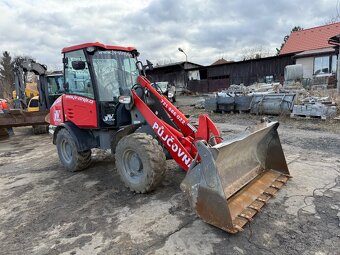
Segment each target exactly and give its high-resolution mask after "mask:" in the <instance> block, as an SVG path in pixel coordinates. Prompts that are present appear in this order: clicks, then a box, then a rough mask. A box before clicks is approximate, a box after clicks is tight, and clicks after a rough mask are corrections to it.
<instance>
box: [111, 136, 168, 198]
mask: <svg viewBox="0 0 340 255" xmlns="http://www.w3.org/2000/svg"><path fill="white" fill-rule="evenodd" d="M115 158H116V167H117V170H118V173H119V175H120V178H121V180H122V181H123V182H124V184H125V186H126V187H128V188H129V189H130V190H131V191H134V192H136V193H147V192H150V191H152V190H154V189H156V188H157V187H158V186H159V185H160V183H161V182H162V180H163V178H164V173H165V168H166V161H165V160H166V159H165V155H164V152H163V148H162V147H161V146H160V145H159V144H158V142H157V140H156V139H154V138H153V137H152V136H151V135H147V134H145V133H133V134H130V135H127V136H125V137H123V138H122V139H121V140H120V141H119V142H118V144H117V147H116V154H115Z"/></svg>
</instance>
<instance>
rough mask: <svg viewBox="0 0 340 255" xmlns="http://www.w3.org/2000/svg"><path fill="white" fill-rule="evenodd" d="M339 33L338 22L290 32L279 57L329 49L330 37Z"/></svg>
mask: <svg viewBox="0 0 340 255" xmlns="http://www.w3.org/2000/svg"><path fill="white" fill-rule="evenodd" d="M339 33H340V22H337V23H334V24H330V25H324V26H320V27H314V28H309V29H304V30H302V31H296V32H292V33H291V34H290V36H289V38H288V41H287V42H286V43H285V45H284V46H283V48H282V50H281V51H280V55H285V54H291V53H298V52H302V51H307V50H315V49H322V48H328V47H331V46H332V45H330V44H329V43H328V40H329V38H330V37H332V36H335V35H337V34H339Z"/></svg>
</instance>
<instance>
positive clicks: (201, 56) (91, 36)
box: [0, 0, 339, 69]
mask: <svg viewBox="0 0 340 255" xmlns="http://www.w3.org/2000/svg"><path fill="white" fill-rule="evenodd" d="M338 3H339V0H317V1H316V0H299V1H296V0H271V1H270V0H266V1H265V0H242V1H241V0H229V1H228V0H220V1H216V0H210V1H208V0H173V1H172V0H96V1H94V0H91V1H87V0H79V1H77V0H0V13H1V14H0V52H3V51H9V52H10V53H11V55H12V56H19V55H25V56H31V57H32V58H33V59H35V60H36V61H38V62H40V63H42V64H46V65H47V66H48V68H49V69H58V68H59V67H60V68H61V66H62V65H61V59H62V55H61V49H62V48H63V47H67V46H71V45H75V44H80V43H85V42H101V43H104V44H107V45H120V46H134V47H136V48H137V49H138V51H139V52H140V53H141V59H142V60H145V59H149V60H150V61H151V62H153V63H154V64H157V63H158V64H164V63H169V62H179V61H184V60H185V55H184V54H183V53H182V52H179V51H178V48H179V47H180V48H182V49H183V50H184V51H185V53H186V54H187V56H188V61H191V62H194V63H198V64H201V65H209V64H211V63H213V62H214V61H216V60H217V59H219V58H221V57H223V58H224V59H227V60H234V61H237V60H240V59H242V57H243V56H244V54H246V53H247V52H248V51H251V49H254V48H262V50H263V52H266V53H271V54H275V53H276V50H275V49H276V48H279V47H280V45H281V43H282V41H283V37H284V36H285V35H287V34H289V33H290V30H291V29H292V28H293V27H294V26H301V27H303V28H310V27H315V26H319V25H324V24H325V23H326V22H327V21H329V20H330V19H331V18H332V17H336V15H337V4H338Z"/></svg>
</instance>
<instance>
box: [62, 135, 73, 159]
mask: <svg viewBox="0 0 340 255" xmlns="http://www.w3.org/2000/svg"><path fill="white" fill-rule="evenodd" d="M61 154H62V156H63V158H64V160H65V161H66V162H67V163H70V162H71V161H72V145H71V144H70V143H69V142H68V141H67V140H65V139H63V140H62V142H61Z"/></svg>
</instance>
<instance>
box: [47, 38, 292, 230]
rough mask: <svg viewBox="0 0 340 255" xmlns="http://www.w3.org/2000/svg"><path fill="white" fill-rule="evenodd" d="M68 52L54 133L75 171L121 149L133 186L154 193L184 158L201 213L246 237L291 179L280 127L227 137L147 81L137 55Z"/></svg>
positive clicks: (186, 187)
mask: <svg viewBox="0 0 340 255" xmlns="http://www.w3.org/2000/svg"><path fill="white" fill-rule="evenodd" d="M62 54H63V63H64V81H65V83H64V89H65V94H63V95H62V96H60V97H59V98H58V99H57V100H56V101H55V102H54V104H53V105H52V107H51V109H50V124H51V126H50V127H51V130H52V133H53V143H54V144H55V145H56V147H57V151H58V155H59V159H60V161H61V163H62V165H63V166H64V167H65V168H66V169H67V170H69V171H72V172H73V171H79V170H82V169H85V168H86V167H87V166H88V165H89V163H90V161H91V149H92V148H101V149H111V151H112V152H113V153H114V154H115V164H116V168H117V171H118V173H119V175H120V178H121V180H122V181H123V182H124V184H125V185H126V186H127V187H128V188H129V189H130V190H131V191H133V192H136V193H147V192H150V191H152V190H154V189H156V188H157V187H158V186H159V185H160V184H161V182H162V180H163V177H164V173H165V166H166V164H165V163H166V159H174V160H175V161H176V162H177V163H178V165H179V166H180V167H181V168H182V169H183V170H184V171H186V172H187V174H186V177H185V178H184V180H183V181H182V183H181V189H182V190H183V191H184V192H185V193H186V194H187V196H188V198H189V201H190V204H191V206H192V208H193V210H194V211H195V212H196V213H197V215H198V216H199V217H200V218H202V219H203V220H204V221H205V222H207V223H209V224H212V225H214V226H216V227H218V228H221V229H223V230H225V231H227V232H229V233H237V232H239V231H241V230H242V229H243V228H244V226H245V225H246V224H247V222H249V221H251V220H252V219H253V217H254V216H255V215H256V214H257V213H258V212H259V211H260V210H261V208H262V207H263V206H264V205H265V204H266V203H267V202H268V200H269V199H270V198H271V197H273V196H274V195H275V193H276V192H277V191H278V190H279V189H280V188H281V187H282V186H283V185H284V184H285V183H286V182H287V181H288V179H289V177H290V176H289V171H288V168H287V164H286V160H285V156H284V153H283V151H282V147H281V143H280V140H279V136H278V133H277V128H278V126H279V123H278V122H268V121H263V122H262V123H260V124H259V125H257V126H254V127H250V128H247V129H246V130H245V131H244V132H243V133H241V134H238V135H235V136H233V137H221V134H220V132H219V131H218V129H217V127H216V125H215V124H214V122H213V121H212V120H211V119H210V118H209V116H208V115H205V114H201V115H200V116H199V118H198V125H193V124H191V123H190V121H189V120H188V119H187V118H186V116H185V115H184V114H183V113H182V112H181V111H180V110H179V109H177V108H176V107H175V106H174V105H173V104H171V103H170V102H169V100H167V98H166V97H164V96H163V95H162V94H161V93H159V92H158V91H157V90H156V89H155V87H153V86H152V84H151V83H150V81H149V80H148V79H147V78H146V76H145V70H146V69H147V68H152V65H151V63H150V62H148V61H147V65H143V64H142V63H141V62H140V61H138V59H137V57H138V55H139V53H138V51H137V50H136V49H135V48H133V47H121V46H108V45H104V44H101V43H98V42H97V43H85V44H80V45H75V46H71V47H66V48H64V49H63V50H62Z"/></svg>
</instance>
